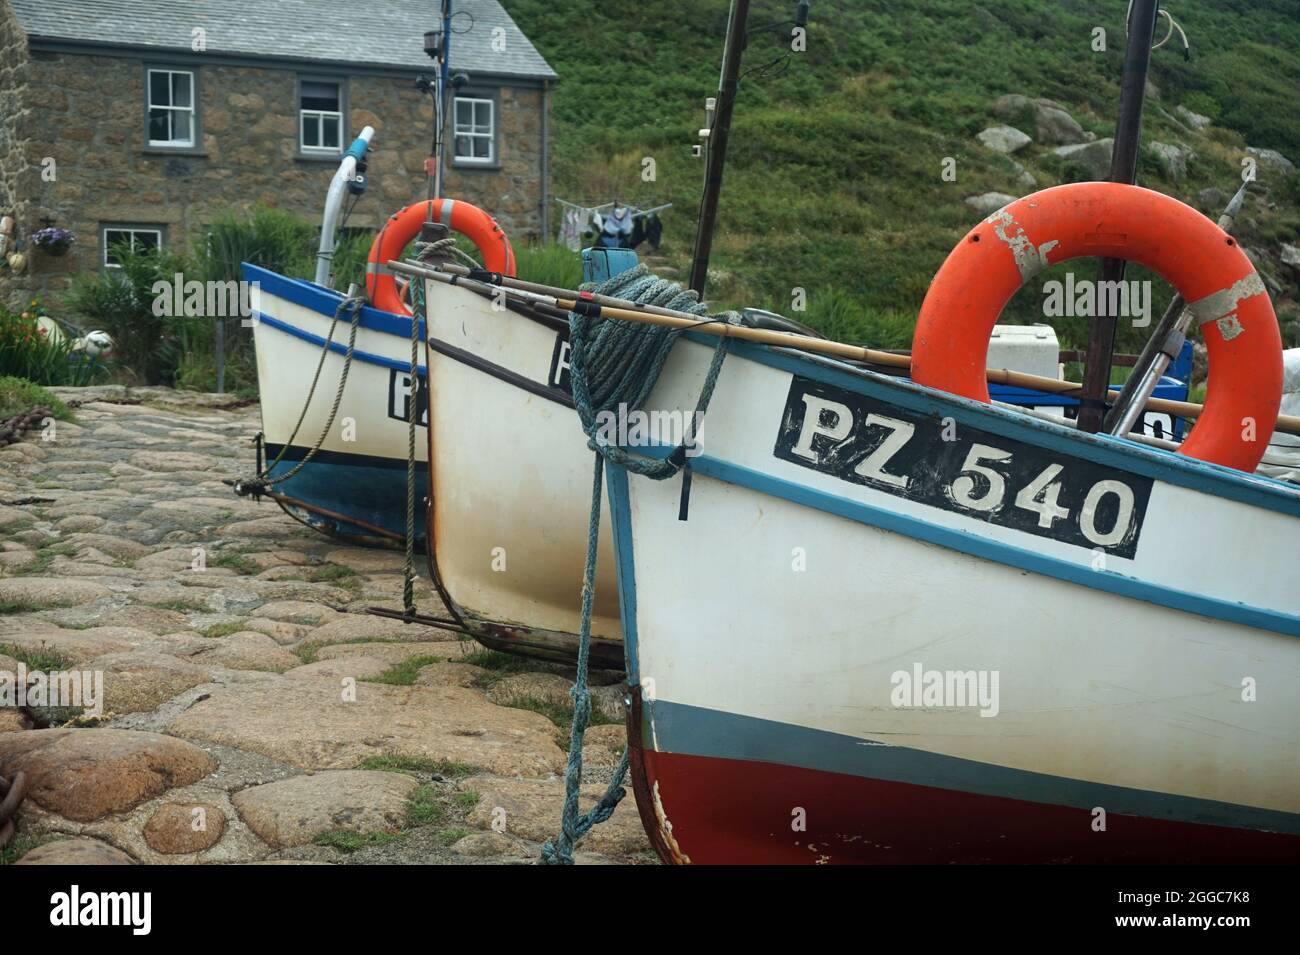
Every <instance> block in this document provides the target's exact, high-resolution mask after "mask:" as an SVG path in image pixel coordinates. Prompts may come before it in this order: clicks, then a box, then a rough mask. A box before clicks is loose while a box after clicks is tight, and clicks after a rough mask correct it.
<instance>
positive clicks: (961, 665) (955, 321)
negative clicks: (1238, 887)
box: [575, 183, 1300, 863]
mask: <svg viewBox="0 0 1300 955" xmlns="http://www.w3.org/2000/svg"><path fill="white" fill-rule="evenodd" d="M1057 213H1060V215H1058V214H1057ZM1139 217H1140V218H1145V219H1146V220H1147V222H1146V223H1145V225H1144V224H1143V223H1142V222H1139V221H1138V218H1139ZM1198 220H1199V221H1198ZM1102 236H1109V237H1110V238H1099V237H1102ZM1171 237H1175V238H1171ZM1094 252H1096V253H1098V254H1102V255H1106V254H1111V255H1114V254H1116V253H1121V252H1122V253H1124V254H1125V255H1126V256H1127V257H1129V258H1133V259H1136V260H1138V261H1143V262H1144V263H1145V264H1147V265H1149V266H1151V267H1153V268H1155V269H1156V270H1157V271H1160V272H1161V274H1164V275H1166V276H1168V277H1170V279H1171V280H1172V281H1174V283H1175V284H1176V285H1177V286H1178V287H1179V288H1180V290H1181V291H1182V292H1183V293H1184V295H1185V297H1186V299H1187V300H1188V301H1189V302H1191V303H1192V304H1191V306H1190V308H1191V310H1192V314H1193V315H1194V316H1195V320H1196V321H1197V322H1198V323H1200V324H1201V328H1202V332H1203V334H1204V336H1205V338H1206V341H1207V344H1208V345H1209V349H1210V361H1211V367H1212V369H1214V370H1213V372H1212V377H1211V387H1210V392H1209V395H1208V397H1207V402H1206V409H1205V412H1204V414H1203V415H1202V417H1201V418H1200V420H1199V423H1198V424H1197V425H1196V427H1195V428H1194V429H1193V431H1192V435H1191V436H1190V437H1189V438H1188V440H1187V441H1185V442H1184V444H1183V445H1182V448H1183V451H1184V452H1185V453H1172V452H1170V451H1167V450H1163V449H1158V448H1153V447H1150V446H1148V445H1145V444H1141V443H1138V442H1136V441H1134V440H1131V439H1128V438H1124V437H1118V436H1107V435H1092V434H1086V433H1082V432H1080V431H1078V430H1077V429H1074V428H1072V427H1068V426H1066V424H1065V423H1056V422H1052V421H1048V420H1044V419H1041V418H1039V417H1034V416H1028V415H1025V414H1023V413H1019V412H1016V411H1013V410H1009V409H1004V408H1000V407H997V406H995V405H991V404H988V403H987V397H984V396H974V397H965V396H963V395H962V394H960V393H953V392H954V391H958V390H959V388H958V387H957V386H956V385H953V384H950V383H948V382H947V380H945V377H944V376H945V375H948V376H949V377H950V378H951V377H956V378H960V376H961V375H964V374H966V371H967V370H968V368H967V365H966V362H967V360H968V359H969V361H971V362H974V363H979V361H980V360H979V356H978V355H970V356H966V355H965V354H964V353H963V354H961V355H958V354H957V353H955V352H951V351H947V350H945V349H947V348H948V346H949V345H950V344H951V343H952V342H953V341H958V342H959V340H960V339H962V338H967V339H969V341H971V342H974V341H976V340H978V339H979V338H980V337H981V336H984V338H983V340H984V341H985V342H987V335H988V332H989V329H990V328H991V326H992V323H993V321H994V320H995V319H996V315H997V312H998V311H1000V309H1001V306H1002V303H1003V302H1005V300H1006V298H1008V297H1009V295H1010V292H1011V291H1014V289H1015V288H1016V287H1018V285H1019V284H1020V283H1021V282H1023V281H1026V280H1028V278H1029V277H1031V276H1032V275H1033V274H1035V273H1036V272H1037V271H1038V270H1039V269H1041V268H1043V267H1045V266H1046V265H1047V264H1051V263H1055V262H1058V261H1063V260H1065V259H1069V258H1073V257H1075V256H1078V255H1081V254H1089V255H1090V254H1093V253H1094ZM1180 262H1181V263H1182V264H1181V265H1180V264H1179V263H1180ZM972 276H981V278H979V279H975V280H972ZM950 293H951V294H950ZM954 296H957V297H960V298H961V301H960V302H958V298H957V297H954ZM940 339H942V345H940V346H939V347H932V344H931V343H932V342H938V341H939V340H940ZM714 344H715V339H714V338H712V337H710V336H706V335H703V334H700V333H698V332H692V333H689V334H688V336H687V337H686V339H685V340H683V341H680V342H679V343H678V344H677V345H676V346H675V348H674V350H673V351H672V353H671V354H670V356H669V358H668V360H667V363H666V364H665V365H664V368H663V372H662V374H661V375H660V377H659V379H658V382H657V384H656V385H655V387H654V390H653V391H652V392H651V394H650V396H649V398H648V400H647V402H646V407H648V408H653V409H656V410H659V411H668V412H672V411H685V410H689V409H692V408H694V407H695V405H696V402H697V401H698V400H699V396H700V392H701V386H702V382H703V381H704V380H705V377H706V372H707V369H708V367H709V364H710V362H711V360H712V358H713V353H714ZM575 347H576V346H575ZM1280 355H1281V348H1280V339H1279V337H1278V331H1277V325H1276V320H1275V318H1274V317H1273V313H1272V307H1271V304H1270V303H1269V301H1268V296H1267V293H1266V292H1265V291H1264V288H1263V286H1262V284H1261V283H1260V282H1259V280H1258V276H1257V275H1256V274H1255V271H1254V269H1253V267H1252V266H1251V265H1250V263H1249V261H1248V260H1247V259H1246V257H1245V256H1244V255H1242V254H1241V253H1240V251H1239V250H1238V249H1236V248H1235V247H1234V244H1233V243H1232V242H1231V240H1230V239H1228V238H1227V237H1226V236H1225V235H1224V234H1223V233H1222V231H1221V230H1219V229H1218V228H1217V227H1216V226H1214V224H1213V223H1211V222H1210V221H1209V220H1207V219H1204V217H1201V216H1200V215H1199V213H1196V212H1194V211H1192V210H1190V209H1187V208H1186V207H1182V206H1181V204H1179V203H1176V202H1175V201H1174V200H1171V199H1168V198H1167V197H1163V196H1158V194H1156V193H1149V192H1147V191H1146V190H1140V189H1137V188H1136V187H1128V186H1121V185H1115V184H1099V183H1093V184H1078V185H1076V186H1065V187H1058V188H1056V189H1053V190H1047V191H1045V192H1044V193H1039V194H1037V195H1034V196H1029V197H1026V198H1025V199H1022V200H1020V201H1018V202H1016V203H1013V204H1011V205H1010V206H1008V207H1007V208H1006V209H1005V210H1002V211H1000V212H999V213H997V214H995V215H994V216H991V217H990V218H989V219H988V220H986V221H985V222H983V223H981V224H980V225H979V226H977V227H976V228H975V229H974V230H972V232H971V233H970V234H969V235H968V236H967V237H966V238H965V239H963V240H962V243H961V244H959V246H958V247H957V249H956V250H954V253H953V255H952V256H950V258H949V261H948V262H947V263H946V264H945V266H944V268H943V269H942V270H941V271H940V273H939V275H938V276H937V277H936V280H935V283H934V285H933V286H932V288H931V292H930V295H929V296H928V297H927V303H926V306H925V307H924V308H923V311H922V317H921V321H920V323H919V324H918V330H917V337H916V340H915V341H914V344H913V362H914V374H915V377H917V378H918V379H928V380H933V378H934V377H937V378H938V379H940V381H939V382H936V384H937V385H938V386H937V387H930V386H927V385H925V384H918V383H916V382H914V381H908V380H905V379H900V378H893V377H886V376H882V375H879V374H876V373H873V372H871V371H868V370H863V369H860V368H854V367H852V366H850V365H847V364H845V363H843V362H839V361H835V360H832V359H827V358H821V357H817V356H810V355H807V354H799V353H796V352H793V351H791V350H787V349H780V348H773V347H768V346H764V345H751V344H740V343H737V344H735V345H733V347H732V352H731V354H729V356H728V357H727V359H726V362H725V364H724V366H723V368H722V372H721V375H720V377H719V379H718V382H717V387H716V391H714V393H713V395H712V402H711V404H710V405H709V410H708V418H707V422H706V424H705V426H704V432H703V441H702V448H703V451H702V453H700V454H698V456H694V457H692V458H690V459H689V460H690V469H691V471H690V474H691V480H690V483H689V490H688V491H687V490H684V488H683V481H679V480H666V481H654V480H648V479H645V478H641V477H638V476H636V475H631V474H629V473H628V472H627V471H626V470H624V469H623V468H622V467H620V466H618V465H617V464H615V463H607V465H606V480H607V484H608V488H609V495H610V510H611V513H612V517H613V523H614V542H615V550H616V558H617V567H618V578H619V580H618V587H619V593H620V601H621V607H622V618H623V629H624V636H625V645H626V648H627V657H628V676H629V683H630V685H631V686H632V687H633V693H632V696H633V702H632V713H631V716H630V730H629V743H630V746H631V748H632V759H631V769H632V774H633V783H634V788H635V791H636V793H637V802H638V807H639V809H640V812H641V816H642V820H643V822H644V824H645V826H646V829H647V832H648V833H649V834H650V836H651V839H652V841H653V842H654V844H655V846H656V848H657V849H658V850H659V852H660V855H661V856H662V857H663V858H664V859H665V860H666V861H675V862H684V861H694V862H715V863H717V862H758V861H770V862H800V861H802V862H809V863H838V862H849V861H856V862H862V861H871V862H1035V861H1038V862H1044V861H1129V862H1138V861H1146V862H1151V861H1159V862H1208V861H1219V862H1228V861H1236V862H1241V861H1291V862H1295V861H1296V860H1297V859H1300V782H1298V780H1300V763H1298V762H1297V760H1300V643H1298V642H1297V638H1300V586H1297V583H1298V581H1297V577H1296V574H1295V572H1294V568H1293V563H1294V562H1293V561H1292V560H1291V559H1290V554H1291V553H1292V551H1293V550H1294V542H1295V540H1296V539H1297V535H1300V488H1298V487H1296V486H1294V485H1291V484H1286V483H1283V482H1281V481H1276V480H1272V479H1269V478H1266V477H1260V476H1257V475H1254V474H1251V473H1249V471H1250V470H1251V468H1253V466H1254V464H1255V463H1257V462H1258V461H1259V459H1260V456H1261V455H1262V453H1263V449H1264V447H1265V445H1266V444H1267V442H1268V438H1269V436H1270V435H1271V433H1272V420H1273V419H1274V418H1275V417H1276V415H1277V408H1278V398H1279V394H1280V386H1281V358H1280ZM931 376H933V377H931ZM971 377H972V378H973V375H972V376H971ZM979 377H980V380H981V382H982V379H983V373H982V371H981V373H980V376H979ZM1252 417H1253V418H1255V419H1257V421H1258V423H1259V425H1260V426H1259V427H1258V429H1254V430H1252V429H1251V428H1248V427H1245V428H1244V427H1243V426H1242V424H1241V423H1240V422H1241V420H1242V419H1243V418H1246V419H1249V418H1252ZM1234 423H1235V425H1236V426H1235V427H1233V424H1234ZM1247 423H1248V424H1249V421H1248V422H1247ZM628 450H630V451H639V453H642V454H646V455H649V456H651V457H656V458H663V457H666V456H668V455H669V454H670V453H671V452H672V451H673V448H671V447H659V448H654V449H644V448H643V449H637V448H629V449H628ZM1207 459H1209V460H1207ZM1214 462H1221V463H1214ZM1225 465H1226V466H1225ZM683 480H684V479H683ZM686 493H688V503H689V512H688V515H687V519H685V520H682V519H680V517H681V516H682V511H683V509H684V508H683V504H682V498H683V494H686ZM717 660H726V661H727V663H726V666H725V667H723V666H716V665H711V664H710V662H709V661H717ZM738 793H743V794H744V798H737V797H736V794H738Z"/></svg>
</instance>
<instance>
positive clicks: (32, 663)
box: [0, 643, 73, 673]
mask: <svg viewBox="0 0 1300 955" xmlns="http://www.w3.org/2000/svg"><path fill="white" fill-rule="evenodd" d="M0 655H2V656H7V657H13V658H14V659H15V660H17V661H18V662H19V663H21V664H22V665H23V666H25V667H27V669H28V670H40V671H41V672H42V673H50V672H52V671H54V670H69V669H71V668H72V664H73V661H72V658H70V657H68V656H66V655H64V654H62V653H60V652H59V651H57V650H55V649H54V648H53V647H51V646H49V645H48V644H44V643H42V644H41V645H40V646H38V647H36V648H35V649H33V648H31V647H21V646H18V645H17V644H14V643H0Z"/></svg>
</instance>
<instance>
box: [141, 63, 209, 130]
mask: <svg viewBox="0 0 1300 955" xmlns="http://www.w3.org/2000/svg"><path fill="white" fill-rule="evenodd" d="M155 73H163V74H165V75H166V76H167V96H168V98H169V99H170V98H171V95H172V79H171V78H172V77H173V76H188V77H189V80H190V105H189V106H174V105H172V104H171V103H154V101H153V77H154V74H155ZM144 85H145V94H144V96H145V135H146V136H149V145H150V146H162V147H172V148H176V149H181V148H185V149H192V148H193V147H194V145H195V141H194V136H195V132H196V131H197V129H198V120H199V117H198V110H197V103H198V84H197V83H196V82H195V75H194V71H193V70H173V69H168V68H167V67H152V66H151V67H149V68H148V70H147V71H146V73H145V83H144ZM156 109H163V110H166V111H167V112H168V120H167V125H168V128H169V129H171V130H172V132H173V135H174V134H175V121H174V119H173V117H172V114H175V113H188V114H189V116H190V137H189V139H174V138H173V139H154V138H153V137H152V136H151V135H150V133H151V131H152V127H153V111H154V110H156Z"/></svg>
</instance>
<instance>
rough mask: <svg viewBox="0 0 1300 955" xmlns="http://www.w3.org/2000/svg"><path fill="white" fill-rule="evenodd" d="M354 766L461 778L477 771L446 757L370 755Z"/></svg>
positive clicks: (381, 770)
mask: <svg viewBox="0 0 1300 955" xmlns="http://www.w3.org/2000/svg"><path fill="white" fill-rule="evenodd" d="M356 768H357V769H373V770H378V771H380V772H389V773H410V774H413V775H417V776H418V775H425V776H441V777H443V778H445V779H463V778H464V777H466V776H470V775H473V774H474V773H475V772H477V771H478V770H477V768H476V767H474V766H471V765H469V764H468V763H456V762H452V761H450V760H446V759H416V758H413V757H409V756H370V757H368V758H366V759H364V760H362V761H361V762H360V763H358V764H357V766H356Z"/></svg>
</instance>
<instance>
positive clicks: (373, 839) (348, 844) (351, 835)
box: [312, 829, 402, 854]
mask: <svg viewBox="0 0 1300 955" xmlns="http://www.w3.org/2000/svg"><path fill="white" fill-rule="evenodd" d="M400 838H402V834H401V833H400V832H367V833H365V834H362V833H359V832H346V831H344V830H342V829H332V830H330V831H329V832H322V833H321V834H320V835H318V836H317V837H316V838H315V839H313V840H312V843H313V844H314V845H318V846H328V847H329V848H331V849H337V850H339V852H343V853H347V854H351V853H353V852H357V851H359V850H361V849H369V848H371V847H372V846H386V845H388V844H389V843H393V842H396V841H397V840H398V839H400Z"/></svg>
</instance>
